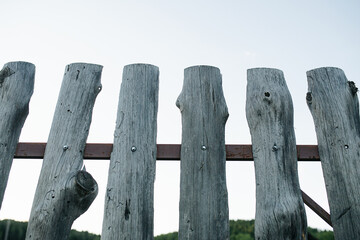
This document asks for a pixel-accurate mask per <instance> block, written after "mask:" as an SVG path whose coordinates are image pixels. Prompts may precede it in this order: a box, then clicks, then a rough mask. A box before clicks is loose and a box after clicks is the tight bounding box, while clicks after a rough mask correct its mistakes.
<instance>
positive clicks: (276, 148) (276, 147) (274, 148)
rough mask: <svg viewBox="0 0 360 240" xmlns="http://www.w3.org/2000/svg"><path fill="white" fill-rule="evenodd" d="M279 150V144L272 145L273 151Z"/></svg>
mask: <svg viewBox="0 0 360 240" xmlns="http://www.w3.org/2000/svg"><path fill="white" fill-rule="evenodd" d="M277 150H279V148H278V146H276V144H274V146H273V147H272V151H273V152H276V151H277Z"/></svg>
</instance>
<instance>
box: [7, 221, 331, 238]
mask: <svg viewBox="0 0 360 240" xmlns="http://www.w3.org/2000/svg"><path fill="white" fill-rule="evenodd" d="M254 223H255V221H254V220H249V221H247V220H236V221H235V220H230V240H254V239H255V238H254ZM26 228H27V222H17V221H14V220H2V221H0V240H24V239H25V233H26ZM6 232H8V233H7V239H5V237H6V236H5V235H6ZM308 233H309V236H308V240H334V234H333V232H332V231H320V230H318V229H316V228H310V227H308ZM154 239H155V240H178V234H177V232H173V233H168V234H163V235H160V236H157V237H155V238H154ZM69 240H100V235H96V234H92V233H89V232H78V231H76V230H71V232H70V238H69Z"/></svg>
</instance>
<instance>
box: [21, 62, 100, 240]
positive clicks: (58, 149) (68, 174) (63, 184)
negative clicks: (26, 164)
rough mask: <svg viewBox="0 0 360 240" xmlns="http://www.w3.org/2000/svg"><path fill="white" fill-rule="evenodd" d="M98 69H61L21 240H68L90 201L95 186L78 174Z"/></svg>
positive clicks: (77, 65)
mask: <svg viewBox="0 0 360 240" xmlns="http://www.w3.org/2000/svg"><path fill="white" fill-rule="evenodd" d="M101 72H102V66H100V65H94V64H86V63H74V64H70V65H68V66H66V69H65V74H64V79H63V82H62V86H61V90H60V94H59V98H58V102H57V105H56V109H55V114H54V119H53V122H52V126H51V130H50V135H49V139H48V142H47V146H46V150H45V156H44V160H43V165H42V169H41V173H40V177H39V182H38V186H37V189H36V193H35V197H34V202H33V206H32V209H31V215H30V220H29V224H28V228H27V233H26V239H27V240H30V239H35V240H40V239H41V240H43V239H51V240H64V239H68V235H69V233H70V229H71V226H72V224H73V222H74V220H75V219H76V218H78V217H79V216H80V215H81V214H82V213H84V212H85V211H86V210H87V209H88V208H89V206H90V205H91V203H92V201H93V200H94V199H95V197H96V195H97V192H98V187H97V183H96V181H95V180H94V179H93V178H92V176H91V175H90V174H89V173H87V172H86V170H81V168H82V167H83V152H84V148H85V144H86V139H87V136H88V133H89V127H90V123H91V117H92V109H93V106H94V103H95V99H96V96H97V95H98V93H99V92H100V91H101V84H100V78H101Z"/></svg>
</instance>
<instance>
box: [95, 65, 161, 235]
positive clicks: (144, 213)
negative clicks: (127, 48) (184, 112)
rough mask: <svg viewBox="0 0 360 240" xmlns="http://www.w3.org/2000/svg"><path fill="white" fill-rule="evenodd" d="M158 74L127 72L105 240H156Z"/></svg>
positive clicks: (142, 68) (145, 69)
mask: <svg viewBox="0 0 360 240" xmlns="http://www.w3.org/2000/svg"><path fill="white" fill-rule="evenodd" d="M158 91H159V69H158V67H156V66H152V65H149V64H132V65H127V66H125V67H124V71H123V78H122V83H121V90H120V96H119V103H118V112H117V120H116V128H115V133H114V146H113V151H112V154H111V157H110V166H109V175H108V183H107V191H106V198H105V211H104V220H103V229H102V237H101V238H102V239H106V240H110V239H111V240H115V239H124V240H125V239H141V240H148V239H153V238H154V233H153V225H154V224H153V222H154V209H153V208H154V207H153V202H154V181H155V166H156V150H157V149H156V134H157V110H158Z"/></svg>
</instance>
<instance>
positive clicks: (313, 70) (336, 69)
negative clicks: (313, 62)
mask: <svg viewBox="0 0 360 240" xmlns="http://www.w3.org/2000/svg"><path fill="white" fill-rule="evenodd" d="M322 71H326V72H327V71H338V72H344V71H343V70H342V69H341V68H338V67H319V68H314V69H311V70H309V71H307V72H306V75H307V76H308V75H309V74H311V73H314V72H322Z"/></svg>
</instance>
